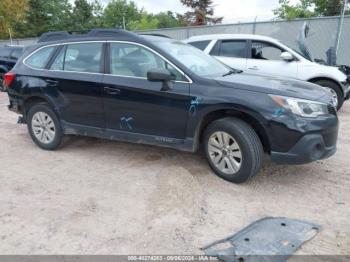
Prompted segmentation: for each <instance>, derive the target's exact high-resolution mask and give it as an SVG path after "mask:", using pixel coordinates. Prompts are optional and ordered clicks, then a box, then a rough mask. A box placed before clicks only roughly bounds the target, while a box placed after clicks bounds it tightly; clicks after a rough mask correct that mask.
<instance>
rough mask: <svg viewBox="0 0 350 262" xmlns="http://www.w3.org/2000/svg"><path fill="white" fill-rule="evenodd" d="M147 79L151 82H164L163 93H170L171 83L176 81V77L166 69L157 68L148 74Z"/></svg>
mask: <svg viewBox="0 0 350 262" xmlns="http://www.w3.org/2000/svg"><path fill="white" fill-rule="evenodd" d="M147 79H148V81H150V82H163V87H162V89H161V91H168V90H171V83H170V81H174V80H175V79H176V76H174V75H172V74H171V73H170V72H169V71H168V70H166V69H162V68H155V69H151V70H149V71H148V72H147Z"/></svg>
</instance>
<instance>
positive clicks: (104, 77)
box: [4, 29, 338, 183]
mask: <svg viewBox="0 0 350 262" xmlns="http://www.w3.org/2000/svg"><path fill="white" fill-rule="evenodd" d="M4 84H5V86H6V88H7V91H8V96H9V99H10V105H9V109H10V110H12V111H15V112H17V113H19V114H21V115H22V117H21V119H22V120H23V122H26V123H27V125H28V130H29V133H30V135H31V137H32V139H33V140H34V142H35V143H36V144H37V145H38V146H39V147H41V148H43V149H47V150H53V149H56V148H58V147H59V146H60V144H61V141H62V137H63V135H67V134H70V135H72V134H73V135H85V136H93V137H100V138H106V139H116V140H123V141H130V142H136V143H145V144H150V145H159V146H166V147H171V148H176V149H180V150H185V151H191V152H195V151H197V150H198V148H199V147H200V145H203V148H204V151H205V154H206V157H207V159H208V162H209V164H210V166H211V168H212V169H213V170H214V172H215V173H216V174H217V175H218V176H220V177H222V178H224V179H226V180H228V181H231V182H236V183H240V182H243V181H245V180H247V179H248V178H250V177H252V176H254V175H255V174H257V172H258V171H259V169H260V167H261V162H262V157H263V153H264V152H266V153H268V154H269V155H270V156H271V159H272V161H274V162H276V163H281V164H303V163H307V162H311V161H315V160H318V159H324V158H327V157H330V156H331V155H333V154H334V153H335V152H336V142H337V135H338V118H337V114H336V110H335V108H334V106H333V105H332V95H331V94H330V93H329V91H327V90H326V89H324V88H322V87H320V86H317V85H314V84H310V83H306V82H302V81H297V80H289V79H279V78H273V77H268V76H259V75H252V74H247V73H243V72H240V71H237V70H234V69H232V68H229V67H227V66H225V65H223V64H221V63H220V62H218V61H217V60H215V59H214V58H211V57H210V56H208V55H206V54H204V53H203V52H201V51H200V50H198V49H196V48H194V47H192V46H189V45H186V44H184V43H182V42H179V41H176V40H173V39H169V38H165V37H159V36H140V35H136V34H133V33H130V32H127V31H122V30H102V29H101V30H97V29H96V30H92V31H91V32H90V33H88V34H86V35H80V36H77V35H75V36H73V35H70V34H68V33H64V32H57V33H47V34H45V35H43V36H42V37H41V39H40V40H39V43H38V44H36V45H34V46H32V47H29V48H28V49H27V50H26V51H25V54H24V55H23V56H22V58H21V60H20V61H19V62H18V63H17V64H16V66H15V68H14V69H13V70H12V71H11V72H10V73H8V74H6V76H5V80H4Z"/></svg>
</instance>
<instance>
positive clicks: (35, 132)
mask: <svg viewBox="0 0 350 262" xmlns="http://www.w3.org/2000/svg"><path fill="white" fill-rule="evenodd" d="M27 119H28V121H27V126H28V131H29V134H30V136H31V137H32V139H33V141H34V142H35V143H36V144H37V145H38V146H39V147H41V148H42V149H45V150H55V149H57V148H58V147H59V146H60V145H61V142H62V136H63V134H62V130H61V126H60V123H59V121H58V118H57V116H56V114H55V113H54V112H53V111H52V110H51V108H50V106H49V105H48V104H46V103H40V104H36V105H34V106H32V107H31V108H30V109H29V112H28V118H27Z"/></svg>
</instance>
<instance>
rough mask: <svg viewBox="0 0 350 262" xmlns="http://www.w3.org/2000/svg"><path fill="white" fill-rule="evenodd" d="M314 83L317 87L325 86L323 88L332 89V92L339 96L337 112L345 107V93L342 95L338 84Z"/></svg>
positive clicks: (329, 82) (326, 81)
mask: <svg viewBox="0 0 350 262" xmlns="http://www.w3.org/2000/svg"><path fill="white" fill-rule="evenodd" d="M314 83H315V84H317V85H320V86H323V87H327V88H329V89H331V91H332V90H333V91H334V93H335V94H336V95H337V99H338V106H337V110H339V109H340V108H341V107H342V106H343V103H344V96H343V93H342V91H341V89H340V87H339V86H338V85H337V84H336V83H334V82H332V81H330V80H319V81H316V82H314Z"/></svg>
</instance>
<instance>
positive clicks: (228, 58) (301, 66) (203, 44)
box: [184, 34, 350, 109]
mask: <svg viewBox="0 0 350 262" xmlns="http://www.w3.org/2000/svg"><path fill="white" fill-rule="evenodd" d="M184 42H186V43H188V44H191V45H193V46H195V47H197V48H199V49H201V50H203V51H204V52H205V53H207V54H210V55H212V56H214V57H216V58H217V59H219V60H220V61H222V62H223V63H225V64H227V65H228V66H230V67H232V68H235V69H240V70H243V71H247V72H251V73H260V74H268V75H273V76H278V77H289V78H297V79H300V80H304V81H309V82H312V83H315V84H318V85H321V86H324V87H327V88H329V89H330V91H331V92H332V93H333V98H334V102H335V104H336V105H337V107H338V109H340V108H341V106H342V105H343V103H344V100H346V99H348V98H349V93H350V79H349V77H347V76H346V75H345V74H344V73H343V72H341V71H340V70H339V69H338V68H337V67H332V66H325V65H321V64H318V63H315V62H312V61H310V60H308V59H307V58H305V57H304V56H303V55H302V54H301V53H300V52H298V51H296V50H294V49H292V48H290V47H288V46H286V45H285V44H283V43H281V42H280V41H278V40H276V39H273V38H271V37H266V36H259V35H242V34H223V35H203V36H195V37H191V38H189V39H188V40H185V41H184Z"/></svg>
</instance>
